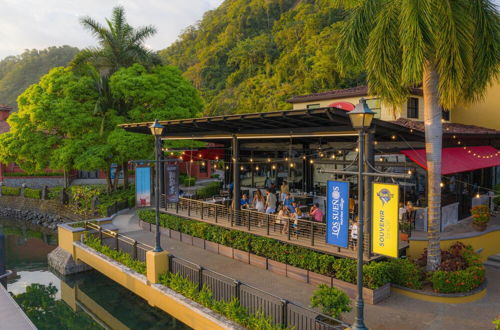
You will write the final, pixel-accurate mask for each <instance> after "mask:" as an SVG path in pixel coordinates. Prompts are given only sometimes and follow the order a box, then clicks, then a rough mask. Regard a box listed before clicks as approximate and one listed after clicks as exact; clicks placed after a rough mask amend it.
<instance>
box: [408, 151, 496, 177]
mask: <svg viewBox="0 0 500 330" xmlns="http://www.w3.org/2000/svg"><path fill="white" fill-rule="evenodd" d="M401 153H402V154H404V155H406V156H407V157H408V158H410V159H411V160H412V161H414V162H415V163H417V164H418V165H420V166H421V167H422V168H424V169H426V170H427V157H426V156H425V149H417V150H402V151H401ZM493 166H500V151H498V150H497V149H495V148H493V147H491V146H481V147H459V148H444V149H443V154H442V163H441V174H442V175H448V174H454V173H460V172H467V171H474V170H478V169H481V168H487V167H493Z"/></svg>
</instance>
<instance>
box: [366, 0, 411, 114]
mask: <svg viewBox="0 0 500 330" xmlns="http://www.w3.org/2000/svg"><path fill="white" fill-rule="evenodd" d="M400 6H401V2H400V1H399V0H390V1H386V2H385V3H384V5H383V6H382V8H381V10H380V12H379V13H378V15H377V16H376V17H375V22H376V23H375V26H374V28H373V30H372V31H371V32H370V36H369V41H368V47H367V48H366V57H365V63H366V64H365V66H366V69H367V73H368V88H369V91H370V94H372V95H380V97H381V98H382V99H383V100H384V102H386V103H389V104H392V105H395V104H399V103H401V102H403V100H404V99H405V98H406V96H407V95H408V89H407V88H404V87H403V86H402V85H401V75H402V73H401V70H402V63H401V62H402V60H401V58H402V49H401V46H400V43H399V20H398V15H399V8H400Z"/></svg>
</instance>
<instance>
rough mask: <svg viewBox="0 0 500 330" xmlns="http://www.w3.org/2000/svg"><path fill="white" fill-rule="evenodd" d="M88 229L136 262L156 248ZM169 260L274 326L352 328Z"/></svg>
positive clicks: (179, 270)
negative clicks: (263, 317)
mask: <svg viewBox="0 0 500 330" xmlns="http://www.w3.org/2000/svg"><path fill="white" fill-rule="evenodd" d="M85 229H87V230H88V231H89V233H90V234H91V235H96V236H97V237H99V239H100V241H101V244H104V245H107V246H109V247H110V248H113V249H115V250H117V251H122V252H124V253H127V254H129V255H131V256H132V258H134V259H135V260H139V261H143V262H145V261H146V252H147V251H149V250H153V247H152V246H149V245H147V244H144V243H141V242H138V241H137V240H134V239H132V238H130V237H128V236H125V235H122V234H119V233H117V232H115V231H112V230H109V229H105V228H102V227H101V226H99V225H97V224H95V223H91V222H85ZM168 259H169V260H168V265H169V267H168V269H169V271H170V272H172V273H174V274H179V275H181V276H183V277H185V278H188V279H189V280H190V281H191V282H193V283H197V284H198V288H199V289H201V288H203V286H206V287H207V288H208V289H209V290H210V291H211V292H212V294H213V297H214V299H216V300H219V301H220V300H224V301H231V300H232V299H234V298H237V299H238V300H239V303H240V305H241V306H242V307H244V308H246V309H247V310H248V312H249V313H252V314H255V313H257V312H262V313H263V314H264V315H265V316H267V317H270V318H271V319H272V320H273V323H274V324H282V325H284V326H286V327H289V328H295V329H303V330H316V329H321V330H340V329H346V328H348V327H349V325H348V324H346V323H344V322H342V321H340V320H337V319H334V318H331V317H329V316H326V315H324V314H321V313H318V312H316V311H314V310H312V309H309V308H306V307H303V306H300V305H298V304H295V303H293V302H291V301H288V300H286V299H283V298H280V297H278V296H275V295H273V294H271V293H269V292H266V291H263V290H261V289H258V288H256V287H254V286H251V285H249V284H246V283H243V282H240V281H238V280H236V279H233V278H231V277H228V276H226V275H223V274H220V273H218V272H215V271H213V270H210V269H207V268H204V267H202V266H200V265H198V264H195V263H193V262H190V261H188V260H185V259H182V258H179V257H176V256H175V255H172V254H169V255H168Z"/></svg>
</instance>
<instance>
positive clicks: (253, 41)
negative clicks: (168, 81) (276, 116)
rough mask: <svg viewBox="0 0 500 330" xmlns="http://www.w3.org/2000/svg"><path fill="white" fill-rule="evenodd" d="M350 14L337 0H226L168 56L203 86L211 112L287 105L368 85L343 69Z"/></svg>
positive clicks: (166, 57)
mask: <svg viewBox="0 0 500 330" xmlns="http://www.w3.org/2000/svg"><path fill="white" fill-rule="evenodd" d="M343 19H344V12H343V11H342V10H340V9H338V8H337V7H336V6H335V4H334V3H333V1H330V0H311V1H295V0H268V1H261V0H233V1H226V2H224V3H223V4H222V5H220V6H219V7H218V8H217V9H215V10H213V11H209V12H207V13H206V14H205V15H204V17H203V19H202V20H201V21H200V22H199V23H198V24H197V25H196V26H191V27H189V28H187V29H186V30H185V32H184V33H183V34H181V35H180V37H179V39H178V40H177V41H176V42H175V43H174V44H172V45H171V46H169V47H168V48H167V49H165V50H163V51H161V52H160V56H161V57H162V58H163V60H164V61H165V62H166V63H168V64H173V65H176V66H178V67H179V68H180V69H181V70H182V71H183V72H184V76H185V77H186V78H188V79H189V80H191V82H192V83H193V84H194V85H195V87H196V88H198V89H199V90H200V91H201V93H202V96H203V97H204V99H205V101H206V109H205V113H206V114H211V115H215V114H223V113H235V112H238V113H244V112H262V111H272V110H279V109H286V108H290V104H288V103H286V102H285V101H286V100H287V99H288V98H290V97H291V96H294V95H297V94H304V93H311V92H319V91H323V90H327V89H335V88H343V87H351V86H354V85H358V84H360V83H362V81H363V76H362V75H360V74H359V72H355V71H354V70H353V71H352V72H349V73H350V75H349V76H350V78H349V79H344V78H341V77H340V75H339V73H338V71H339V70H338V64H337V57H336V53H337V52H336V51H335V45H336V44H337V40H338V38H339V30H340V27H341V26H342V24H343V22H342V21H343Z"/></svg>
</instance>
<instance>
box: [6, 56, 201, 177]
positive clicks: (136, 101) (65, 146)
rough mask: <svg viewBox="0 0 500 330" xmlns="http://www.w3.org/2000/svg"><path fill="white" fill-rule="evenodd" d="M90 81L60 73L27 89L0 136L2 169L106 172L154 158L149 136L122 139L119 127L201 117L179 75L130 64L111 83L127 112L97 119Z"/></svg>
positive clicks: (90, 75)
mask: <svg viewBox="0 0 500 330" xmlns="http://www.w3.org/2000/svg"><path fill="white" fill-rule="evenodd" d="M95 75H96V72H95V69H93V68H92V67H91V66H87V68H86V69H85V70H84V69H83V68H81V67H80V68H78V70H73V68H71V67H68V68H62V67H60V68H55V69H53V70H51V71H50V72H49V73H48V74H47V75H45V76H44V77H42V79H41V80H40V82H39V83H38V84H34V85H32V86H30V87H29V88H28V89H27V90H26V91H25V92H24V93H23V94H22V95H21V96H20V97H19V111H18V112H15V113H13V114H12V115H11V116H10V117H9V119H8V123H9V124H10V126H11V131H10V132H9V133H5V134H2V135H0V145H1V146H2V148H0V162H3V163H9V162H16V163H17V164H18V165H19V166H20V167H21V168H22V169H23V170H25V171H27V172H36V171H41V170H43V169H45V168H47V167H50V168H53V169H64V170H71V169H80V170H94V169H97V168H101V169H109V168H110V166H111V165H112V164H113V163H117V164H120V165H121V164H122V163H124V162H127V161H129V160H131V159H144V158H148V157H152V152H153V147H152V146H153V143H152V138H151V137H150V136H148V135H142V134H134V133H129V132H125V131H124V130H122V129H121V128H118V127H117V125H118V124H121V123H126V122H130V121H136V120H152V119H154V118H155V117H157V118H172V119H173V118H187V117H194V116H196V115H197V114H199V113H200V112H201V110H202V102H201V99H200V97H199V96H198V94H197V91H196V90H195V89H194V87H192V86H191V85H190V84H189V82H187V81H186V80H185V79H184V78H182V76H181V74H180V71H179V70H178V69H176V68H174V67H164V66H158V67H154V68H151V69H150V70H147V69H146V68H144V67H143V66H141V65H139V64H134V65H133V66H131V67H129V68H122V69H120V70H118V71H117V72H116V73H115V74H114V75H112V76H111V77H110V80H109V88H110V93H111V94H112V95H113V97H115V98H116V99H117V100H119V101H120V102H122V103H123V104H125V107H121V109H120V110H117V108H108V110H107V111H106V112H104V113H103V112H96V111H95V105H96V102H97V100H98V99H99V97H100V94H99V90H98V88H97V86H96V84H95ZM103 116H105V120H103ZM107 173H109V171H107Z"/></svg>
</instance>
